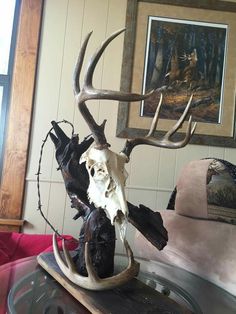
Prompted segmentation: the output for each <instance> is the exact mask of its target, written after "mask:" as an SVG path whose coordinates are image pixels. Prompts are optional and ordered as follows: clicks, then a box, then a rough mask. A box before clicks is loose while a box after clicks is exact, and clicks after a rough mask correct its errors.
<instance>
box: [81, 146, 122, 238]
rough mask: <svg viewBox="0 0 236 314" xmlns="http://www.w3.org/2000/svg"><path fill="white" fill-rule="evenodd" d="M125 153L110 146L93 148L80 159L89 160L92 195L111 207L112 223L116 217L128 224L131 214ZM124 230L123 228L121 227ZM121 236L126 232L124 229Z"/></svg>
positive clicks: (106, 206)
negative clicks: (118, 152) (113, 150)
mask: <svg viewBox="0 0 236 314" xmlns="http://www.w3.org/2000/svg"><path fill="white" fill-rule="evenodd" d="M127 161H128V160H127V157H126V156H125V155H124V154H116V153H114V152H112V151H111V150H110V149H109V148H103V149H97V148H96V147H91V148H89V149H88V150H87V151H86V152H85V153H84V154H83V155H82V156H81V159H80V163H83V162H85V165H86V168H87V171H88V174H89V187H88V191H87V192H88V196H89V199H90V201H91V202H93V203H94V205H95V206H96V207H101V208H104V209H106V210H107V212H108V214H109V218H110V220H111V223H112V224H113V223H114V222H115V221H116V222H118V223H119V225H122V226H123V227H124V225H125V222H126V218H127V216H128V207H127V202H126V198H125V182H126V179H127V176H128V174H127V172H126V170H125V167H124V165H125V163H126V162H127ZM120 231H121V230H120ZM121 238H122V240H123V239H124V234H122V232H121Z"/></svg>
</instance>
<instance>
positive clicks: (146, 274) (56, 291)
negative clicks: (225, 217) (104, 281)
mask: <svg viewBox="0 0 236 314" xmlns="http://www.w3.org/2000/svg"><path fill="white" fill-rule="evenodd" d="M136 260H137V261H139V262H140V273H139V276H138V279H140V280H141V281H143V282H144V283H145V284H147V285H149V286H151V287H152V288H154V289H156V290H157V291H159V292H161V293H162V294H165V295H167V296H169V298H171V299H172V300H174V301H176V302H177V303H179V304H181V305H183V306H184V307H186V308H187V309H189V310H191V311H192V312H193V313H196V314H200V313H204V314H223V313H224V314H233V313H236V298H235V297H234V296H232V295H231V294H229V293H227V292H226V291H225V290H223V289H221V288H219V287H217V286H216V285H214V284H212V283H210V282H208V281H206V280H204V279H202V278H200V277H198V276H195V275H193V274H191V273H189V272H187V271H185V270H183V269H180V268H177V267H173V266H170V265H166V264H163V263H160V262H155V261H150V260H145V259H139V258H136ZM126 263H127V258H126V257H125V256H123V255H116V257H115V265H116V268H117V269H116V270H117V271H119V270H120V269H122V268H124V267H125V265H126ZM0 282H1V289H0V314H5V313H17V314H18V313H19V314H21V313H24V314H28V313H32V314H37V313H40V314H42V313H45V314H64V313H68V314H69V313H70V314H75V313H81V314H87V313H90V312H89V311H88V310H87V309H86V308H85V307H84V306H83V305H81V304H80V303H79V302H78V301H77V300H76V299H74V298H73V297H72V296H71V295H70V294H69V293H68V292H67V291H66V290H65V289H64V288H63V287H62V286H60V285H59V284H58V283H57V282H56V281H55V280H54V279H53V278H52V277H51V276H50V275H48V273H47V272H46V271H44V270H43V269H42V268H41V267H40V266H39V265H38V263H37V260H36V257H30V258H25V259H21V260H18V261H16V262H12V263H9V264H6V265H3V266H1V267H0ZM140 314H141V313H140Z"/></svg>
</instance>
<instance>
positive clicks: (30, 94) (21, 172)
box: [0, 0, 44, 231]
mask: <svg viewBox="0 0 236 314" xmlns="http://www.w3.org/2000/svg"><path fill="white" fill-rule="evenodd" d="M43 4H44V0H21V7H20V14H19V26H18V32H17V42H16V49H15V58H14V66H13V76H12V86H11V96H10V98H11V99H10V105H9V113H8V123H7V130H6V137H5V149H4V157H3V168H2V178H1V186H0V231H4V230H8V231H20V227H21V226H22V224H23V221H22V220H21V216H22V210H23V208H22V207H23V197H24V188H25V175H26V166H27V157H28V145H29V137H30V126H31V116H32V109H33V100H34V88H35V78H36V69H37V59H38V48H39V38H40V29H41V22H42V12H43Z"/></svg>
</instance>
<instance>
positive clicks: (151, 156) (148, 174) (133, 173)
mask: <svg viewBox="0 0 236 314" xmlns="http://www.w3.org/2000/svg"><path fill="white" fill-rule="evenodd" d="M159 154H160V149H159V148H157V147H155V148H154V147H152V146H147V145H140V146H137V147H135V148H134V149H133V151H132V153H131V158H130V162H131V168H130V181H129V185H130V187H134V188H135V187H137V186H138V187H140V188H142V187H148V188H152V189H155V188H156V187H157V182H158V177H157V175H158V164H159Z"/></svg>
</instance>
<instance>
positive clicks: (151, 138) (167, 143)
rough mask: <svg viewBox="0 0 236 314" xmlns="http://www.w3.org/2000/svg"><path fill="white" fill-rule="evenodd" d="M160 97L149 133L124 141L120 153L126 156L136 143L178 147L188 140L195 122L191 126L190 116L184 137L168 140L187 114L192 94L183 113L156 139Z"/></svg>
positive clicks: (193, 129)
mask: <svg viewBox="0 0 236 314" xmlns="http://www.w3.org/2000/svg"><path fill="white" fill-rule="evenodd" d="M162 98H163V96H162V94H161V97H160V100H159V104H158V106H157V109H156V112H155V115H154V118H153V121H152V124H151V127H150V130H149V133H148V134H147V135H146V136H145V137H138V138H134V139H131V140H127V141H126V143H125V147H124V148H123V150H122V153H124V154H125V155H126V156H127V157H128V158H129V156H130V154H131V152H132V150H133V148H134V147H135V146H137V145H140V144H145V145H151V146H157V147H166V148H180V147H184V146H185V145H186V144H187V143H188V142H189V140H190V138H191V136H192V135H193V133H194V131H195V128H196V125H197V124H196V122H195V123H194V125H193V126H192V116H190V117H189V120H188V124H187V130H186V134H185V137H184V139H183V140H181V141H178V142H173V141H171V140H170V138H171V136H172V135H173V134H175V133H176V132H177V130H178V129H179V128H180V127H181V126H182V124H183V122H184V120H185V118H186V116H187V114H188V111H189V108H190V105H191V101H192V98H193V95H191V97H190V99H189V101H188V104H187V106H186V107H185V110H184V112H183V114H182V115H181V117H180V118H179V120H178V121H177V122H176V123H175V125H174V126H173V127H172V128H171V129H170V130H169V131H168V132H167V133H166V134H165V135H164V137H163V138H162V139H160V140H158V139H157V138H155V137H154V132H155V130H156V126H157V122H158V118H159V112H160V108H161V104H162Z"/></svg>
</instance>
